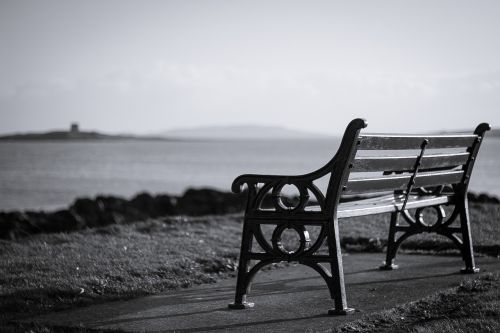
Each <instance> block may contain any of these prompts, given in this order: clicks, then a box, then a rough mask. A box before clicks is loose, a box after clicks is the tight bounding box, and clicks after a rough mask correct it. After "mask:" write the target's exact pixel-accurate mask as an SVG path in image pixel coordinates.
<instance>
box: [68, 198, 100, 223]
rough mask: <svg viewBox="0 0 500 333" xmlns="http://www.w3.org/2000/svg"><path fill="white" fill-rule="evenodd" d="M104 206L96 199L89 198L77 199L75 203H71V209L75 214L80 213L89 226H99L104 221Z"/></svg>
mask: <svg viewBox="0 0 500 333" xmlns="http://www.w3.org/2000/svg"><path fill="white" fill-rule="evenodd" d="M101 207H102V208H104V207H103V205H102V204H101V205H99V204H98V203H97V202H96V201H94V200H92V199H89V198H80V199H76V200H75V202H74V203H73V205H71V207H70V210H71V212H72V213H73V214H75V215H78V216H79V217H80V218H81V219H83V221H85V225H86V226H87V227H97V226H100V225H101V224H102V223H101V222H102V221H101V220H102V218H101V215H102V209H101Z"/></svg>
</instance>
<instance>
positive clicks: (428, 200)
mask: <svg viewBox="0 0 500 333" xmlns="http://www.w3.org/2000/svg"><path fill="white" fill-rule="evenodd" d="M403 202H404V196H403V195H401V196H397V197H395V196H394V195H392V194H390V195H386V196H384V197H380V199H379V202H374V201H373V200H360V201H357V202H356V203H355V204H352V203H349V202H346V203H341V204H340V205H339V207H338V210H337V217H338V218H346V217H355V216H365V215H372V214H380V213H392V212H396V211H398V210H399V209H401V208H402V206H403ZM450 202H452V196H448V195H439V196H418V195H411V196H410V197H409V198H408V202H407V204H406V207H405V209H414V208H420V207H427V206H434V205H442V204H447V203H450Z"/></svg>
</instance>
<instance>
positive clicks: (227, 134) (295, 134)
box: [160, 125, 329, 140]
mask: <svg viewBox="0 0 500 333" xmlns="http://www.w3.org/2000/svg"><path fill="white" fill-rule="evenodd" d="M160 136H167V137H171V138H182V139H217V140H218V139H240V140H242V139H319V138H328V137H329V136H327V135H323V134H317V133H312V132H306V131H299V130H293V129H288V128H284V127H278V126H256V125H238V126H206V127H197V128H184V129H174V130H169V131H165V132H162V133H160Z"/></svg>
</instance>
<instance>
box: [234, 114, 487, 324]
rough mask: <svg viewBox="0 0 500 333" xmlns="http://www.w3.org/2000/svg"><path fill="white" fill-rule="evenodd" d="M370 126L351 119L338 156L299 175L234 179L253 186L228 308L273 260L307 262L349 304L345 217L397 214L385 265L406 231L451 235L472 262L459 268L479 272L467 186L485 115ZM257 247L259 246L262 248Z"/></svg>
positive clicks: (238, 303) (338, 310)
mask: <svg viewBox="0 0 500 333" xmlns="http://www.w3.org/2000/svg"><path fill="white" fill-rule="evenodd" d="M366 126H367V123H366V122H365V120H363V119H354V120H353V121H351V122H350V123H349V125H348V126H347V128H346V130H345V133H344V136H343V138H342V141H341V143H340V147H339V149H338V151H337V153H336V155H335V156H334V157H333V158H332V159H331V160H330V161H329V162H328V163H327V164H326V165H325V166H323V167H322V168H320V169H318V170H316V171H314V172H311V173H307V174H304V175H298V176H278V175H254V174H248V175H241V176H239V177H237V178H236V179H235V180H234V182H233V184H232V191H233V192H235V193H240V192H241V191H242V190H243V187H244V185H246V188H247V191H248V197H247V204H246V210H245V216H244V222H243V232H242V241H241V250H240V257H239V267H238V277H237V285H236V295H235V301H234V303H231V304H229V308H231V309H244V308H248V307H252V306H253V303H250V302H248V301H247V297H246V296H247V293H248V292H249V289H250V282H251V281H252V278H253V277H254V276H255V274H256V273H257V272H258V271H259V270H260V269H262V268H263V267H264V266H266V265H269V264H272V263H277V262H282V261H288V262H297V263H300V264H303V265H306V266H308V267H310V268H312V269H314V270H315V271H316V272H318V273H319V274H320V275H321V276H322V277H323V279H324V280H325V282H326V284H327V286H328V289H329V292H330V296H331V298H332V299H333V300H334V308H333V309H330V310H329V311H328V313H329V314H332V315H336V314H347V313H349V312H352V311H353V309H350V308H348V306H347V300H346V293H345V285H344V273H343V266H342V255H341V248H340V236H339V228H338V219H341V218H347V217H354V216H366V215H372V214H381V213H390V214H391V215H390V216H391V219H390V227H389V232H388V234H389V236H388V242H387V254H386V260H385V263H384V265H383V266H382V267H381V268H382V269H395V268H396V267H397V266H396V265H394V258H395V257H396V252H397V250H398V248H399V246H400V245H401V243H402V242H403V241H404V240H405V239H407V238H408V237H410V236H412V235H416V234H419V233H422V232H433V233H437V234H439V235H443V236H446V237H448V238H450V239H451V240H452V241H453V243H454V244H455V245H456V246H457V247H458V248H459V249H460V251H461V254H462V258H463V260H464V262H465V268H464V269H463V270H462V272H464V273H475V272H477V271H478V268H476V267H475V264H474V255H473V249H472V240H471V232H470V222H469V212H468V202H467V188H468V184H469V180H470V176H471V172H472V169H473V166H474V162H475V159H476V156H477V153H478V150H479V147H480V145H481V142H482V141H483V137H484V134H485V132H486V131H488V130H489V129H490V126H489V125H488V124H486V123H482V124H480V125H479V126H477V128H476V129H475V131H474V133H473V134H446V135H386V134H362V133H360V132H361V130H362V129H364V128H365V127H366ZM325 178H326V180H324V182H325V183H326V184H327V188H326V190H323V191H322V190H320V186H318V185H317V184H318V182H320V181H321V179H325ZM289 186H294V187H295V188H296V189H297V191H298V196H297V197H298V198H297V200H296V202H295V203H292V204H291V203H290V202H289V200H287V198H286V196H285V194H283V193H282V192H283V189H284V188H285V187H289ZM347 196H351V199H350V200H348V201H345V202H343V201H342V200H341V198H344V197H347ZM265 202H267V204H264V203H265ZM269 202H270V203H271V204H270V205H269ZM448 206H449V208H447V210H445V209H444V207H448ZM425 209H430V210H432V211H435V214H434V216H436V222H435V223H433V224H428V223H427V222H426V221H425V220H424V218H423V216H424V215H425V214H424V210H425ZM451 209H453V210H452V211H451V213H450V214H448V216H447V212H448V211H450V210H451ZM401 217H402V218H401ZM457 218H458V220H460V223H458V220H457ZM455 221H456V222H457V223H458V224H457V223H455V224H454V223H453V222H455ZM400 222H404V223H402V224H400ZM264 225H267V227H269V226H271V227H272V228H274V231H273V232H272V237H270V238H269V237H267V238H266V236H265V235H264V233H263V228H262V227H263V226H264ZM308 226H309V227H310V228H311V227H312V226H315V227H316V228H319V229H320V231H319V233H318V235H317V237H316V240H315V241H314V242H311V241H310V237H309V233H308V231H307V228H306V227H308ZM289 229H292V230H291V231H290V232H293V230H294V231H295V232H296V233H297V235H298V236H297V240H298V241H297V244H298V245H297V247H296V249H293V250H289V249H287V248H286V247H285V246H284V244H283V233H284V232H285V231H286V230H289ZM398 235H399V236H398ZM396 236H398V237H396ZM254 242H255V244H254ZM311 243H312V244H311ZM253 245H258V249H256V248H255V247H254V246H253ZM325 247H326V250H322V251H320V249H325ZM252 263H253V265H252V266H251V264H252ZM326 265H328V266H329V269H328V268H327V266H326Z"/></svg>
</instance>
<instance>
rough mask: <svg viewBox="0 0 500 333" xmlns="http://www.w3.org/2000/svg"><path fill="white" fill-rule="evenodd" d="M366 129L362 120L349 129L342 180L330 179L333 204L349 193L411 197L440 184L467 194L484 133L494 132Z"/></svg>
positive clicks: (339, 165) (339, 170)
mask: <svg viewBox="0 0 500 333" xmlns="http://www.w3.org/2000/svg"><path fill="white" fill-rule="evenodd" d="M366 126H367V124H366V122H365V121H364V120H363V119H355V120H353V121H352V122H351V123H350V124H349V126H348V127H347V129H346V132H345V134H344V138H343V140H342V143H341V146H340V148H339V152H338V153H337V155H336V157H335V159H334V160H335V163H334V164H333V170H332V172H333V173H334V175H335V174H336V175H337V176H339V175H341V177H332V178H331V181H330V184H329V188H328V192H327V201H331V205H335V204H338V200H339V198H340V196H341V195H345V194H358V195H361V194H363V195H364V194H372V193H377V192H384V191H404V192H406V193H409V192H410V191H412V190H414V189H416V188H423V187H433V186H440V185H455V186H456V185H461V191H462V192H464V193H465V192H466V191H467V185H468V183H469V179H470V175H471V172H472V168H473V165H474V161H475V159H476V156H477V153H478V151H479V147H480V145H481V142H482V139H483V136H484V133H485V131H487V130H489V129H490V127H489V125H488V124H485V123H483V124H480V125H479V126H477V128H476V130H475V131H474V133H473V134H446V135H387V134H364V133H363V134H360V131H361V129H363V128H365V127H366ZM332 201H333V202H332ZM329 206H330V205H329ZM332 208H333V207H332Z"/></svg>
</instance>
